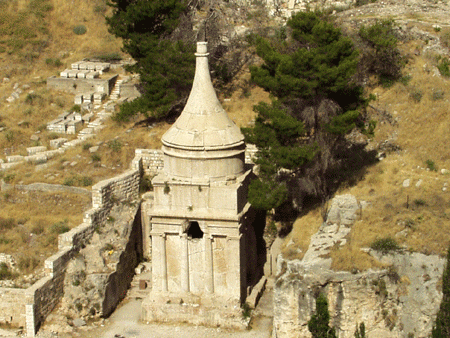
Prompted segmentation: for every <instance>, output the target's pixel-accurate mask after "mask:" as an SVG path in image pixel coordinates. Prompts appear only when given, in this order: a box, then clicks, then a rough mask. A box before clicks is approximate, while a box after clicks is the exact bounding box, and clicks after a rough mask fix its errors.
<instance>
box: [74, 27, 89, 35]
mask: <svg viewBox="0 0 450 338" xmlns="http://www.w3.org/2000/svg"><path fill="white" fill-rule="evenodd" d="M73 32H74V33H75V34H76V35H83V34H85V33H86V32H87V29H86V26H84V25H78V26H75V27H74V28H73Z"/></svg>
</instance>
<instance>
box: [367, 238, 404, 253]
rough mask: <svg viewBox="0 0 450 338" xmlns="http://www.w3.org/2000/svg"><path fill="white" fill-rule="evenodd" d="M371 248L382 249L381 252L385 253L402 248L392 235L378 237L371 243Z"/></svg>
mask: <svg viewBox="0 0 450 338" xmlns="http://www.w3.org/2000/svg"><path fill="white" fill-rule="evenodd" d="M370 248H371V249H372V250H376V251H381V253H383V254H387V253H389V252H391V251H398V250H400V246H399V245H398V244H397V242H396V241H395V239H393V238H392V237H385V238H380V239H377V240H376V241H374V242H373V243H372V244H371V245H370Z"/></svg>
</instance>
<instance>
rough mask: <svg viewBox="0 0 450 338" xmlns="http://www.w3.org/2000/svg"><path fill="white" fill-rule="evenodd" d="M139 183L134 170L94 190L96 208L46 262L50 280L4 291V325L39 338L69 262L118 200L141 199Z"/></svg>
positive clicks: (0, 294) (0, 318)
mask: <svg viewBox="0 0 450 338" xmlns="http://www.w3.org/2000/svg"><path fill="white" fill-rule="evenodd" d="M139 181H140V172H139V170H131V171H128V172H126V173H124V174H122V175H119V176H117V177H115V178H113V179H110V180H106V181H102V182H99V183H97V184H96V185H94V186H93V187H92V196H93V208H92V209H90V210H89V211H87V212H86V213H85V215H84V220H83V223H82V224H80V225H79V226H78V227H76V228H74V229H72V230H70V231H69V232H67V233H64V234H61V235H60V236H59V238H58V248H59V251H58V253H56V254H55V255H53V256H51V257H49V258H48V259H47V260H46V261H45V272H46V276H45V277H44V278H42V279H40V280H39V281H37V282H36V283H35V284H33V285H32V286H31V287H29V288H28V289H13V288H0V323H9V324H12V325H15V326H22V327H25V328H26V331H27V336H28V337H34V336H35V334H36V332H37V330H38V329H39V326H40V324H41V323H42V322H43V321H44V320H45V318H46V317H47V316H48V314H49V313H50V312H51V311H52V310H53V309H54V307H55V306H56V304H57V303H58V302H59V300H60V299H61V297H62V295H63V283H64V274H65V269H66V266H67V263H68V262H69V260H70V259H71V258H72V257H73V255H74V254H75V253H77V252H78V251H79V250H80V249H81V247H83V246H85V245H86V243H87V242H88V241H89V240H90V238H91V237H92V234H93V233H94V230H95V228H96V226H98V225H99V224H101V222H105V221H106V219H107V217H108V215H109V212H110V209H111V206H112V204H113V202H114V201H115V199H116V198H119V199H127V200H130V201H131V200H133V199H136V198H138V197H139ZM132 245H133V244H132ZM130 250H131V248H130ZM125 265H126V263H125ZM122 270H123V271H124V272H125V273H126V274H129V271H128V270H127V269H125V268H124V269H122ZM129 275H130V276H131V274H129ZM117 278H124V275H119V276H118V277H117Z"/></svg>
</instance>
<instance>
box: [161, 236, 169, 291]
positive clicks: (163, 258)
mask: <svg viewBox="0 0 450 338" xmlns="http://www.w3.org/2000/svg"><path fill="white" fill-rule="evenodd" d="M160 238H161V239H160V240H161V247H160V249H161V275H162V276H161V277H162V291H163V292H164V291H168V287H167V257H166V256H167V255H166V234H165V233H163V234H161V237H160Z"/></svg>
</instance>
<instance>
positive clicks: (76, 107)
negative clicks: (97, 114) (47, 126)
mask: <svg viewBox="0 0 450 338" xmlns="http://www.w3.org/2000/svg"><path fill="white" fill-rule="evenodd" d="M70 111H71V112H76V113H79V112H81V106H80V105H79V104H74V105H73V106H72V108H70Z"/></svg>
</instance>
